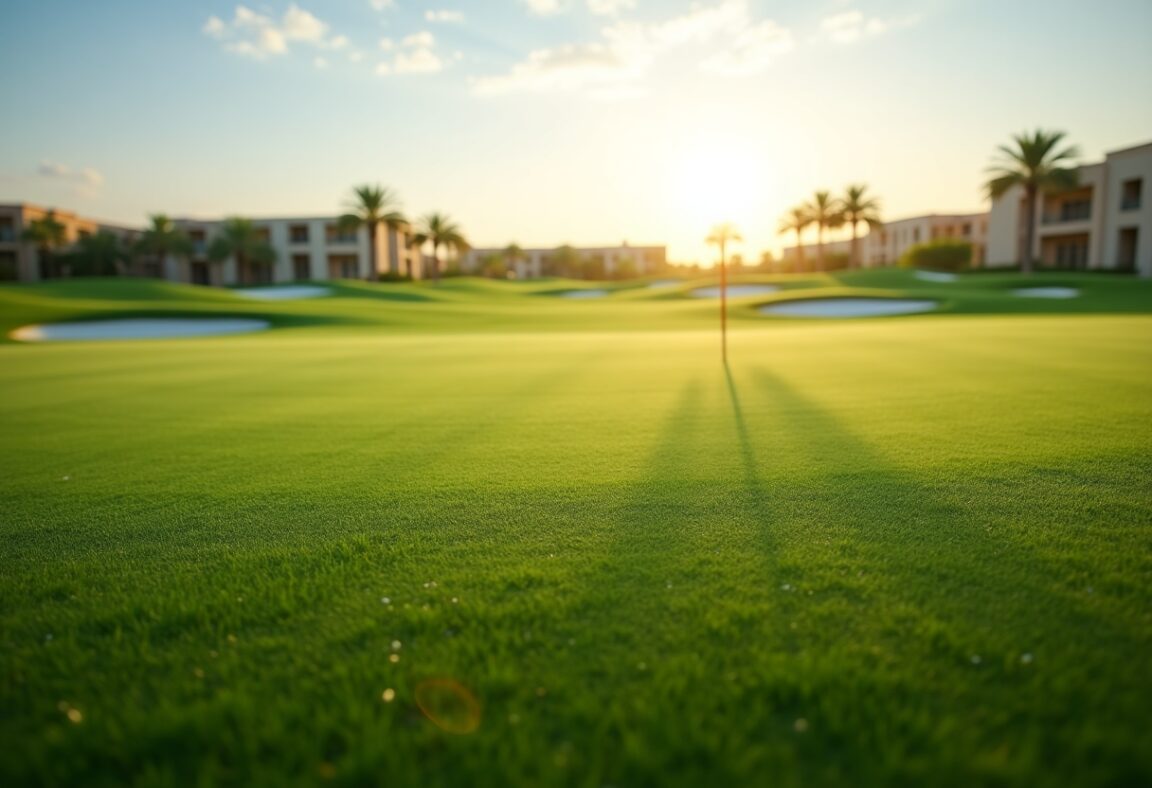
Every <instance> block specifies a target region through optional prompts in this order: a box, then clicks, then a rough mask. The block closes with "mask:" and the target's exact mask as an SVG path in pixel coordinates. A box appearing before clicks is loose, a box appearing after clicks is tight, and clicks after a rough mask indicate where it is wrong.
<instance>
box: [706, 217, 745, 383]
mask: <svg viewBox="0 0 1152 788" xmlns="http://www.w3.org/2000/svg"><path fill="white" fill-rule="evenodd" d="M743 240H744V239H743V238H741V237H740V232H739V231H738V230H737V229H736V228H735V226H733V225H731V224H727V223H725V224H718V225H716V226H715V227H713V228H712V232H711V233H709V234H708V237H707V238H706V239H705V243H710V244H716V246H718V247H720V355H721V357H722V358H723V359H724V363H725V364H727V363H728V266H727V248H728V244H729V242H734V241H743Z"/></svg>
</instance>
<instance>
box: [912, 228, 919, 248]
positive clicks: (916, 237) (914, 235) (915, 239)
mask: <svg viewBox="0 0 1152 788" xmlns="http://www.w3.org/2000/svg"><path fill="white" fill-rule="evenodd" d="M912 243H914V244H918V243H920V228H919V227H913V228H912Z"/></svg>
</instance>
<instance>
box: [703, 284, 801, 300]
mask: <svg viewBox="0 0 1152 788" xmlns="http://www.w3.org/2000/svg"><path fill="white" fill-rule="evenodd" d="M779 289H780V288H779V287H777V286H776V285H728V297H729V298H743V297H744V296H754V295H768V294H769V293H775V292H776V291H777V290H779ZM692 295H693V297H695V298H719V297H720V287H719V286H716V287H697V288H696V289H695V290H693V291H692Z"/></svg>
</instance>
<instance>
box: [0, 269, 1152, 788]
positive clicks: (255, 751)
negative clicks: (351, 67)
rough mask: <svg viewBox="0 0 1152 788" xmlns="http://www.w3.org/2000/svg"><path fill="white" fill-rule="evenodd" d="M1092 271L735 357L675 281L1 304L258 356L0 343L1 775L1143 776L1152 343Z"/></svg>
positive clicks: (958, 296)
mask: <svg viewBox="0 0 1152 788" xmlns="http://www.w3.org/2000/svg"><path fill="white" fill-rule="evenodd" d="M897 279H898V281H899V283H900V284H899V288H904V289H897V290H893V288H896V287H897V285H895V284H893V282H897ZM981 281H983V280H981ZM990 281H992V280H990ZM995 281H996V282H999V280H995ZM1040 281H1041V282H1043V281H1044V280H1043V279H1042V278H1041V279H1040ZM1061 281H1062V282H1063V280H1061ZM1094 281H1095V280H1092V279H1091V278H1088V277H1085V278H1084V279H1083V281H1081V280H1076V281H1075V284H1076V286H1078V287H1082V288H1083V289H1084V291H1085V295H1084V296H1083V297H1081V298H1078V299H1069V300H1067V301H1064V302H1056V301H1048V302H1044V303H1040V302H1041V301H1043V299H1019V298H1015V297H1014V296H1012V295H1011V290H1010V288H1009V287H1008V284H1004V285H1000V284H996V285H995V287H993V286H991V285H988V286H985V285H983V284H979V283H977V284H976V285H967V284H965V283H963V282H959V283H947V284H936V285H932V284H931V283H926V282H922V283H921V285H922V287H921V288H920V289H914V286H913V285H912V284H911V282H912V275H911V274H910V273H907V272H899V273H898V274H897V273H882V274H880V275H878V278H876V279H875V283H876V285H875V286H877V287H884V288H887V290H886V291H885V292H886V293H887V292H894V293H895V294H897V295H900V294H904V295H907V294H913V295H915V296H917V297H919V296H924V297H930V298H934V299H940V300H941V303H943V304H944V305H945V308H946V310H951V311H950V312H949V311H946V312H945V313H943V314H931V315H924V316H910V317H900V318H882V319H873V320H837V321H829V322H822V321H812V320H802V321H787V320H780V319H768V318H761V317H759V316H757V315H756V313H755V308H756V306H757V305H759V304H761V303H763V301H757V302H755V303H749V304H748V305H747V306H744V305H742V304H740V303H737V304H736V305H735V306H734V307H733V309H734V314H735V318H734V326H735V328H734V331H733V332H732V335H731V336H730V337H729V364H728V366H727V367H725V366H724V365H722V364H721V363H720V359H719V336H718V333H717V330H716V323H717V322H718V321H717V320H716V319H715V313H716V309H717V305H716V303H715V302H709V301H707V300H700V299H693V298H691V297H690V296H683V297H678V298H677V297H669V296H668V295H667V294H666V293H665V292H664V290H665V288H657V289H652V288H637V289H635V290H630V291H627V292H625V291H620V292H616V293H613V294H610V295H608V296H605V297H604V298H600V299H590V300H589V301H587V302H580V301H579V300H577V301H574V302H567V301H564V300H563V299H558V298H554V297H544V296H543V295H540V294H537V293H536V292H533V291H532V287H531V286H529V285H524V284H520V283H494V284H488V283H482V282H481V283H459V284H453V283H451V282H446V283H445V284H444V285H442V287H441V289H440V290H435V289H434V288H432V287H431V286H415V285H413V286H406V287H397V288H395V289H392V290H388V289H386V288H385V286H379V287H376V288H373V286H367V285H362V284H349V285H347V286H345V287H344V289H340V288H336V290H337V292H336V294H335V295H333V296H332V297H330V298H323V299H311V300H302V301H298V302H290V303H288V302H285V303H269V304H263V303H261V304H255V305H254V304H253V303H252V302H250V301H244V300H243V299H240V298H236V297H234V296H232V295H231V294H228V293H225V292H220V291H204V295H202V296H196V297H195V298H193V297H192V296H188V297H187V298H185V296H183V295H181V293H183V292H184V291H183V290H177V289H171V290H165V291H161V290H156V291H155V292H153V291H151V290H148V288H147V286H145V285H143V284H131V283H129V284H126V285H124V287H125V288H129V289H131V288H139V289H140V290H139V292H136V290H132V292H129V290H123V291H117V292H120V293H121V295H119V296H116V297H115V298H113V297H111V296H110V295H109V294H108V293H104V294H100V293H97V294H96V295H84V294H83V293H80V292H75V293H71V294H70V291H68V290H67V288H66V287H65V286H63V285H51V286H47V285H46V286H45V287H44V288H43V289H41V290H33V289H19V288H8V289H6V290H5V291H4V294H3V297H2V298H0V303H3V304H6V307H5V309H6V310H7V311H6V315H7V317H6V318H5V319H6V320H7V321H8V322H9V323H11V324H12V325H11V326H9V328H15V327H16V326H18V325H20V324H23V323H31V322H47V321H52V320H66V319H75V318H77V317H85V316H89V317H91V316H99V315H108V316H111V315H115V316H119V317H123V316H130V315H132V314H145V313H147V314H149V315H156V314H159V313H161V312H162V313H165V314H167V313H175V312H177V311H178V312H179V313H180V314H185V315H186V314H192V313H196V314H211V315H215V316H237V317H258V318H261V319H267V320H269V321H271V322H272V324H273V325H274V329H273V330H270V331H268V332H265V333H262V334H252V335H239V336H232V337H214V338H196V339H177V340H165V341H159V340H154V341H121V342H115V343H98V342H83V343H74V344H70V343H59V344H51V345H49V344H43V345H22V344H18V343H14V342H8V343H6V344H2V345H0V391H2V394H3V399H2V402H3V408H2V409H0V435H2V436H3V446H4V451H3V453H2V457H3V459H2V463H3V464H2V466H0V473H2V478H3V483H2V485H0V503H2V508H0V511H2V512H3V517H2V518H0V545H2V552H3V572H2V574H0V646H2V648H0V654H2V655H3V656H2V670H0V740H2V741H4V742H5V748H4V749H5V753H4V754H3V755H2V756H0V784H4V785H10V786H15V785H35V784H47V785H85V786H102V785H109V786H111V785H141V786H144V785H148V786H151V785H156V786H160V785H196V784H226V785H238V786H249V785H307V784H314V783H328V784H333V785H365V786H370V785H389V786H408V785H412V786H416V785H419V786H454V785H465V786H544V785H572V786H605V785H612V786H618V787H620V788H622V787H624V786H652V785H661V786H700V785H715V786H744V785H747V786H801V785H802V786H822V785H853V786H871V785H875V786H881V785H883V786H891V785H908V786H927V785H931V786H972V785H1028V786H1062V785H1100V786H1105V785H1115V786H1120V785H1140V784H1147V783H1148V782H1149V780H1152V746H1150V740H1149V710H1150V709H1152V671H1150V670H1149V669H1148V660H1149V656H1150V655H1152V606H1150V590H1149V589H1150V583H1152V486H1150V484H1149V480H1150V479H1152V452H1150V446H1152V316H1150V315H1149V314H1147V311H1148V310H1149V306H1148V305H1147V302H1145V303H1146V305H1145V306H1144V307H1143V309H1144V312H1145V313H1143V314H1140V313H1138V312H1139V308H1138V307H1134V306H1132V304H1133V303H1137V302H1134V301H1132V300H1131V299H1134V298H1136V299H1138V298H1140V297H1143V298H1144V299H1147V297H1148V294H1149V291H1148V289H1147V288H1146V287H1144V289H1143V290H1141V291H1140V292H1139V293H1137V295H1136V296H1133V295H1132V285H1131V283H1127V284H1126V283H1121V282H1116V283H1115V290H1116V293H1120V292H1121V291H1122V290H1123V291H1126V294H1125V295H1116V296H1115V299H1117V303H1119V300H1120V299H1122V298H1128V299H1129V301H1125V302H1124V304H1125V306H1124V307H1123V309H1119V310H1118V311H1117V313H1115V314H1108V313H1107V309H1106V306H1107V303H1111V302H1110V301H1108V299H1109V298H1112V296H1108V295H1104V296H1099V298H1100V299H1103V300H1100V301H1093V298H1094V297H1096V296H1094V295H1093V292H1094V291H1093V287H1094V284H1093V282H1094ZM1085 282H1087V284H1085ZM1144 284H1146V283H1139V285H1140V287H1143V286H1144ZM860 286H861V284H860V282H859V281H856V280H851V281H846V282H833V283H827V286H826V287H825V289H827V290H829V293H830V294H831V295H841V294H842V291H843V290H845V289H847V290H849V291H851V289H852V288H859V287H860ZM1102 286H1107V287H1111V286H1112V283H1109V282H1106V283H1105V285H1102ZM549 287H551V289H552V291H556V290H557V289H558V288H560V287H561V286H560V285H557V284H555V283H553V284H551V285H550V286H549ZM564 287H567V285H564ZM52 288H55V289H52ZM454 288H455V289H454ZM965 288H968V290H967V291H966V290H965ZM982 288H983V289H982ZM187 290H189V291H190V290H191V288H187ZM541 292H542V291H541ZM781 292H782V293H783V294H784V295H787V293H788V291H787V289H785V290H782V291H781ZM852 292H855V291H852ZM965 292H968V293H969V294H970V295H969V296H968V298H969V300H968V301H965V298H966V296H965ZM637 293H642V295H636V294H637ZM5 298H7V299H8V300H7V301H4V299H5ZM69 299H71V300H69ZM165 299H167V300H165ZM196 299H199V300H196ZM1019 302H1022V303H1020V305H1019V306H1018V307H1017V306H1015V304H1017V303H1019ZM1009 303H1011V304H1013V306H1012V307H1011V308H1013V309H1016V308H1019V309H1022V310H1028V312H1027V313H1007V311H1006V310H1007V309H1008V308H1009V307H1007V306H1005V307H1003V309H1002V310H999V308H998V307H997V308H993V307H991V306H989V305H994V304H1009ZM1101 304H1103V306H1101ZM1044 309H1047V310H1073V311H1069V312H1059V311H1055V312H1043V311H1038V310H1044ZM998 310H999V313H997V312H998ZM1076 310H1079V311H1076ZM1122 312H1125V313H1122ZM373 321H375V322H373Z"/></svg>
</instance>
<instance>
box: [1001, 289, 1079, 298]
mask: <svg viewBox="0 0 1152 788" xmlns="http://www.w3.org/2000/svg"><path fill="white" fill-rule="evenodd" d="M1012 292H1013V293H1015V294H1016V295H1018V296H1023V297H1024V298H1075V297H1076V296H1078V295H1080V291H1079V290H1077V289H1076V288H1075V287H1017V288H1016V289H1015V290H1013V291H1012Z"/></svg>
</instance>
